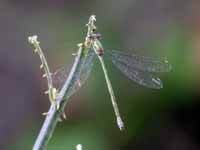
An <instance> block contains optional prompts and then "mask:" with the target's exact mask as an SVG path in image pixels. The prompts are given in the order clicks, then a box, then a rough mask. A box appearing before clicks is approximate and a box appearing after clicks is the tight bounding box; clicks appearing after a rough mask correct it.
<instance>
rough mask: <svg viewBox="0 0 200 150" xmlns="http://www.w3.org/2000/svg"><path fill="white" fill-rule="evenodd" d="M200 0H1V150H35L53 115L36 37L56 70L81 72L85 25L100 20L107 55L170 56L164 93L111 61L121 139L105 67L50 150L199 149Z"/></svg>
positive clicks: (73, 105)
mask: <svg viewBox="0 0 200 150" xmlns="http://www.w3.org/2000/svg"><path fill="white" fill-rule="evenodd" d="M199 8H200V2H199V1H198V0H190V1H189V0H119V1H116V0H101V1H97V0H93V1H90V0H73V1H70V0H66V1H64V0H56V1H55V0H46V1H45V0H43V1H40V0H34V1H25V0H1V1H0V83H1V86H0V91H1V92H0V97H1V105H0V149H1V150H28V149H31V148H32V145H33V144H34V141H35V139H36V137H37V134H38V132H39V130H40V127H41V126H42V123H43V120H44V116H42V115H41V114H42V113H43V112H45V111H47V110H48V108H49V101H48V97H47V96H45V95H44V94H43V93H44V91H45V90H46V89H47V87H46V80H45V79H43V78H42V71H41V70H40V69H39V65H40V60H39V58H38V56H36V55H35V54H34V53H33V48H32V46H31V45H30V44H29V43H28V41H27V37H28V36H30V35H33V34H37V35H38V36H39V41H40V42H41V47H42V48H43V50H44V53H45V56H46V57H47V60H48V63H49V65H50V67H51V70H52V72H53V71H55V70H56V69H57V68H60V67H62V66H66V67H67V68H69V70H70V68H71V64H72V62H73V59H74V58H73V56H72V55H71V54H72V53H74V52H76V50H77V46H76V44H78V43H80V42H83V40H84V36H85V34H86V28H85V24H86V23H87V21H88V18H89V16H90V15H92V14H95V15H96V16H97V26H98V31H99V32H100V33H101V34H102V36H103V39H102V41H103V44H104V47H105V49H116V50H121V51H129V52H133V53H134V52H135V53H138V54H141V55H147V56H154V57H158V58H166V59H167V60H168V61H169V62H170V63H171V64H172V66H173V70H172V71H171V72H170V73H166V74H159V76H160V77H161V79H162V80H163V82H164V88H163V89H161V90H152V89H148V88H145V87H140V86H139V85H137V84H136V83H134V82H131V81H129V80H128V79H127V78H126V77H125V76H123V75H122V74H121V73H120V72H119V71H118V70H117V69H116V68H115V67H113V65H112V64H111V63H110V61H106V65H107V67H108V71H109V74H110V77H111V82H112V83H113V87H114V90H115V93H116V97H117V101H118V105H119V108H120V112H121V113H122V117H123V119H124V122H125V130H124V131H123V132H121V131H120V130H119V129H118V128H117V125H116V123H115V118H114V113H113V109H112V106H111V102H110V98H109V94H108V91H107V87H106V84H105V79H104V77H103V73H102V69H101V67H100V65H99V63H98V62H97V63H96V64H95V67H94V68H93V71H92V74H91V76H90V78H89V80H88V81H87V82H86V84H85V85H84V86H83V87H82V88H81V90H79V91H78V92H77V93H76V94H75V95H73V96H72V97H71V100H70V102H69V103H68V105H67V108H66V114H67V120H66V121H63V122H62V123H59V124H58V125H57V127H56V130H55V133H54V134H53V137H52V139H51V141H50V143H49V146H48V149H49V150H66V149H68V150H74V149H75V145H76V144H78V143H81V144H82V145H83V150H133V149H134V150H151V149H152V150H199V149H200V145H199V143H200V140H199V126H200V123H199V108H200V102H199V100H200V99H199V97H200V94H199V88H200V77H199V75H200V69H199V65H200V59H199V58H200V9H199Z"/></svg>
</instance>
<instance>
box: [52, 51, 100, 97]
mask: <svg viewBox="0 0 200 150" xmlns="http://www.w3.org/2000/svg"><path fill="white" fill-rule="evenodd" d="M95 56H96V54H95V53H94V51H92V50H90V52H89V54H88V56H87V57H86V59H84V60H82V62H81V64H82V69H81V72H80V73H79V74H77V77H75V83H76V84H75V85H73V86H71V87H70V92H69V94H68V96H71V95H73V94H74V93H75V92H76V91H77V90H78V89H79V88H80V87H81V86H82V85H83V84H84V83H85V82H86V80H87V79H88V77H89V75H90V73H91V70H92V68H93V64H94V60H95ZM67 72H68V71H67V68H66V67H63V68H61V69H59V70H57V71H56V72H55V73H53V74H52V79H53V85H54V86H55V87H56V88H57V89H58V90H60V89H61V87H62V86H63V84H64V82H65V81H66V79H67V77H68V73H67Z"/></svg>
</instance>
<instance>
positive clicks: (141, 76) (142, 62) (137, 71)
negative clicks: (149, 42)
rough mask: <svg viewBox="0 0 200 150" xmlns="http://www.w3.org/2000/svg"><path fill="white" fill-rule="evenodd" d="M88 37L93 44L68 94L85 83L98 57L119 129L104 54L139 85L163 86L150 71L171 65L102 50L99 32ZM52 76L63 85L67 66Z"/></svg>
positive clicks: (153, 71) (167, 67)
mask: <svg viewBox="0 0 200 150" xmlns="http://www.w3.org/2000/svg"><path fill="white" fill-rule="evenodd" d="M88 39H89V40H91V42H92V43H93V45H92V47H91V50H90V51H88V54H87V57H86V58H85V60H84V61H83V62H82V63H83V65H82V71H81V73H80V76H79V77H77V81H76V84H75V86H74V87H72V88H71V92H70V95H69V96H71V95H72V94H73V93H75V92H76V90H77V89H79V88H80V87H81V86H82V85H83V84H84V83H85V81H86V80H87V79H88V77H89V75H90V72H91V70H92V68H93V64H94V61H95V60H96V58H99V60H100V62H101V65H102V68H103V71H104V75H105V78H106V83H107V86H108V90H109V93H110V95H111V100H112V104H113V107H114V110H115V114H116V117H117V120H118V121H117V122H118V126H119V127H120V129H122V128H123V126H124V125H123V122H122V120H121V117H120V114H119V110H118V107H117V103H116V100H115V96H114V92H113V89H112V85H111V82H110V79H109V76H108V73H107V69H106V67H105V64H104V59H103V58H104V56H105V57H106V58H109V59H110V60H111V61H112V63H113V64H114V65H115V66H116V67H117V68H118V69H119V70H120V71H121V72H122V73H123V74H124V75H126V76H127V77H128V78H129V79H131V80H133V81H135V82H136V83H138V84H140V85H143V86H146V87H148V88H153V89H160V88H162V87H163V84H162V81H161V80H160V79H159V78H158V77H155V76H154V75H153V74H152V73H159V72H169V71H170V70H171V68H172V67H171V65H170V64H169V63H168V61H166V60H159V59H155V58H150V57H145V56H139V55H135V54H129V53H125V52H120V51H116V50H104V48H103V46H102V44H101V42H100V39H101V35H100V34H99V33H98V34H92V35H90V36H89V38H88ZM52 78H53V81H54V83H55V84H57V85H63V83H64V82H65V80H66V78H67V68H65V67H64V68H61V69H59V70H58V71H56V72H55V73H54V74H53V76H52Z"/></svg>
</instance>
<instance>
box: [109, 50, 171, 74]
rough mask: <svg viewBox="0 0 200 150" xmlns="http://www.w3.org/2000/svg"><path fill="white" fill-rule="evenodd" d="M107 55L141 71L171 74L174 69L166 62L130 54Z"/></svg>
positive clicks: (118, 52) (110, 53) (116, 52)
mask: <svg viewBox="0 0 200 150" xmlns="http://www.w3.org/2000/svg"><path fill="white" fill-rule="evenodd" d="M106 53H107V54H108V56H109V57H111V59H116V60H118V61H119V62H122V63H124V64H126V65H128V66H131V67H133V68H136V69H138V70H141V71H148V72H169V71H170V70H171V68H172V67H171V65H170V64H169V63H168V61H166V60H159V59H155V58H150V57H145V56H139V55H134V54H128V53H124V52H120V51H115V50H111V51H106Z"/></svg>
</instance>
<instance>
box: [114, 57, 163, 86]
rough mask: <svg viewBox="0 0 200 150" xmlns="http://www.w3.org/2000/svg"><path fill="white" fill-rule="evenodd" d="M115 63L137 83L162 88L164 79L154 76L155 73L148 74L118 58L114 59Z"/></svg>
mask: <svg viewBox="0 0 200 150" xmlns="http://www.w3.org/2000/svg"><path fill="white" fill-rule="evenodd" d="M112 62H113V64H114V65H115V66H116V67H117V68H118V69H119V70H120V71H121V72H122V73H123V74H125V75H126V76H127V77H128V78H129V79H131V80H133V81H135V82H136V83H138V84H140V85H143V86H146V87H149V88H153V89H160V88H162V87H163V86H162V81H161V80H160V79H159V78H156V77H154V76H153V75H150V74H147V73H146V72H144V71H140V70H136V69H134V68H132V67H130V66H128V65H126V64H125V63H122V62H120V61H119V60H117V59H112Z"/></svg>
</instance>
